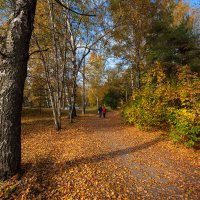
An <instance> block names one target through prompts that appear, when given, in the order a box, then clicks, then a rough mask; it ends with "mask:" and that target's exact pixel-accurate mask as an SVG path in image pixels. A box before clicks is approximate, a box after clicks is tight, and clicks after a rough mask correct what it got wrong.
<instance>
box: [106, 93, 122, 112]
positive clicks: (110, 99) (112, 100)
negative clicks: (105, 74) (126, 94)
mask: <svg viewBox="0 0 200 200" xmlns="http://www.w3.org/2000/svg"><path fill="white" fill-rule="evenodd" d="M120 97H121V95H120V93H119V92H118V91H115V90H109V91H108V92H107V93H106V94H105V95H104V98H103V102H104V103H105V104H106V105H108V106H110V107H111V108H112V109H116V108H117V106H118V105H119V101H120Z"/></svg>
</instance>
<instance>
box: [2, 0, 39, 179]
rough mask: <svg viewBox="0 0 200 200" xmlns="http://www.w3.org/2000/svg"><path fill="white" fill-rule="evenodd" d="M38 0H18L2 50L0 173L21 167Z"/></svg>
mask: <svg viewBox="0 0 200 200" xmlns="http://www.w3.org/2000/svg"><path fill="white" fill-rule="evenodd" d="M36 2H37V0H17V1H16V3H15V8H14V11H13V13H12V16H11V20H10V23H9V29H8V32H7V36H6V42H5V47H4V49H3V50H2V49H1V50H0V51H1V52H3V54H0V176H1V177H2V178H8V177H10V176H12V175H14V174H16V173H17V172H19V170H20V167H21V110H22V101H23V90H24V82H25V79H26V75H27V62H28V58H29V43H30V38H31V34H32V30H33V22H34V16H35V9H36Z"/></svg>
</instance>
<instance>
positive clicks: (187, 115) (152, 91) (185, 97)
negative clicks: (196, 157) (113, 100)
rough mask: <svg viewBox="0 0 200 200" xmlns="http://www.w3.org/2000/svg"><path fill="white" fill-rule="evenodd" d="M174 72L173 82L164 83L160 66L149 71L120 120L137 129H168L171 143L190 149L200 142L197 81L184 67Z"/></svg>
mask: <svg viewBox="0 0 200 200" xmlns="http://www.w3.org/2000/svg"><path fill="white" fill-rule="evenodd" d="M177 71H178V73H177V77H178V80H176V83H175V82H173V81H171V82H169V81H167V79H166V76H165V74H164V72H163V69H162V67H161V66H160V65H159V64H157V66H155V68H154V69H152V70H150V71H149V72H148V73H147V75H146V76H145V77H144V80H145V84H144V87H143V88H142V89H141V90H140V91H136V92H135V95H134V97H133V99H134V100H132V101H131V102H129V103H128V104H127V105H126V106H125V107H124V110H123V118H124V120H125V122H127V123H130V124H134V125H136V126H138V127H140V128H143V127H145V128H151V127H156V128H161V129H165V130H166V129H167V130H168V131H169V135H170V136H171V137H172V140H173V141H174V142H182V143H185V144H186V145H187V146H188V147H192V146H196V145H197V144H198V143H199V142H200V118H199V116H200V109H199V108H200V106H199V105H200V95H199V91H200V90H199V89H200V80H199V78H198V77H197V76H196V75H195V74H193V73H191V71H190V69H189V67H187V66H185V67H182V68H181V70H180V69H179V70H177Z"/></svg>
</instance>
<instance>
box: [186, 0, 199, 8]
mask: <svg viewBox="0 0 200 200" xmlns="http://www.w3.org/2000/svg"><path fill="white" fill-rule="evenodd" d="M184 1H185V2H188V3H189V4H190V5H191V6H192V7H196V6H197V5H198V6H200V0H184Z"/></svg>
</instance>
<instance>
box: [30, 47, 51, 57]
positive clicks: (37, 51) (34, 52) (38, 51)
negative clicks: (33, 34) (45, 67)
mask: <svg viewBox="0 0 200 200" xmlns="http://www.w3.org/2000/svg"><path fill="white" fill-rule="evenodd" d="M48 50H49V48H47V49H41V50H36V51H33V52H31V53H30V54H29V56H32V55H33V54H36V53H40V52H41V51H48Z"/></svg>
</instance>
